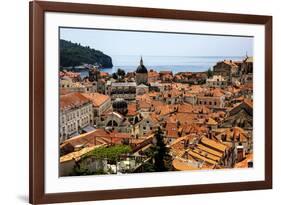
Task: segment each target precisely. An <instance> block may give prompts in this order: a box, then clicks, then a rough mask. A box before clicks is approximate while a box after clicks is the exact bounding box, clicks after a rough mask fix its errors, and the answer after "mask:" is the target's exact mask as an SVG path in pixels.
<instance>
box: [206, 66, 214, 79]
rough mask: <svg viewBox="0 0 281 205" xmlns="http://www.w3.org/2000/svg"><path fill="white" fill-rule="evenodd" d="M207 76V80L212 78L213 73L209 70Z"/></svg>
mask: <svg viewBox="0 0 281 205" xmlns="http://www.w3.org/2000/svg"><path fill="white" fill-rule="evenodd" d="M207 75H208V78H210V77H212V76H213V71H212V70H211V68H209V69H208V71H207Z"/></svg>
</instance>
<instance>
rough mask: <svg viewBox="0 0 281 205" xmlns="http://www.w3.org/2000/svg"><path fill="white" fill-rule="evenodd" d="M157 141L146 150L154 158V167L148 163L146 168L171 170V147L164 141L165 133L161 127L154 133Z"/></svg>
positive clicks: (160, 170) (161, 170) (157, 170)
mask: <svg viewBox="0 0 281 205" xmlns="http://www.w3.org/2000/svg"><path fill="white" fill-rule="evenodd" d="M154 139H155V142H154V143H153V145H152V146H151V147H150V149H149V150H148V151H147V152H146V155H147V156H148V157H151V158H152V165H153V168H152V167H151V166H150V165H149V164H148V163H147V164H146V165H145V167H144V168H147V169H148V170H150V171H151V170H155V171H156V172H163V171H168V170H171V161H172V158H171V156H170V155H169V151H170V150H169V148H168V147H167V146H166V144H165V142H164V134H163V132H162V130H161V129H160V128H158V129H157V130H156V132H155V134H154Z"/></svg>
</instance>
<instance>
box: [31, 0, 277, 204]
mask: <svg viewBox="0 0 281 205" xmlns="http://www.w3.org/2000/svg"><path fill="white" fill-rule="evenodd" d="M29 10H30V11H29V12H30V14H29V15H30V16H29V20H30V34H29V42H30V44H29V45H30V51H29V52H30V54H29V56H30V59H29V61H30V71H29V72H30V73H29V78H30V87H29V91H30V98H29V100H30V104H29V109H30V111H29V114H30V120H29V124H30V127H29V131H30V139H29V140H30V141H29V147H30V148H29V163H30V164H29V200H30V203H33V204H38V203H57V202H74V201H88V200H105V199H121V198H135V197H154V196H168V195H181V194H198V193H212V192H230V191H242V190H257V189H271V188H272V17H271V16H260V15H245V14H230V13H228V14H226V13H213V12H199V11H183V10H168V9H154V8H135V7H121V6H104V5H93V4H77V3H58V2H46V1H33V2H30V5H29ZM45 12H66V13H79V14H99V15H111V16H126V17H143V18H157V19H176V20H196V21H208V22H227V23H247V24H258V25H264V26H265V54H264V55H265V65H264V66H265V69H266V72H265V76H264V78H265V133H264V136H265V144H264V149H265V180H264V181H251V182H234V183H219V184H206V185H204V184H203V185H186V186H182V185H181V186H167V187H150V188H136V189H119V190H105V191H86V192H71V193H70V192H69V193H54V194H46V193H45V188H44V184H45V183H44V175H45V173H44V172H45V171H44V131H45V125H44V122H45V119H44V115H45V113H44V106H45V101H44V100H45V91H44V88H45V78H44V76H45V72H47V71H45V69H44V14H45Z"/></svg>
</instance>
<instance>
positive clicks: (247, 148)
mask: <svg viewBox="0 0 281 205" xmlns="http://www.w3.org/2000/svg"><path fill="white" fill-rule="evenodd" d="M271 187H272V17H271V16H259V15H245V14H229V13H228V14H226V13H211V12H199V11H184V10H168V9H154V8H135V7H120V6H104V5H91V4H74V3H58V2H45V1H44V2H43V1H42V2H41V1H34V2H30V203H35V204H37V203H56V202H73V201H86V200H105V199H119V198H134V197H152V196H167V195H179V194H195V193H210V192H226V191H240V190H255V189H270V188H271Z"/></svg>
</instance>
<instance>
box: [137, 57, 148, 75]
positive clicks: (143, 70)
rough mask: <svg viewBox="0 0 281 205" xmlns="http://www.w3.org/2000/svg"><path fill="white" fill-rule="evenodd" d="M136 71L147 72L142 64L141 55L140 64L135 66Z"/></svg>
mask: <svg viewBox="0 0 281 205" xmlns="http://www.w3.org/2000/svg"><path fill="white" fill-rule="evenodd" d="M136 73H147V69H146V67H145V66H144V65H143V60H142V57H141V60H140V65H139V66H138V67H137V70H136Z"/></svg>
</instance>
